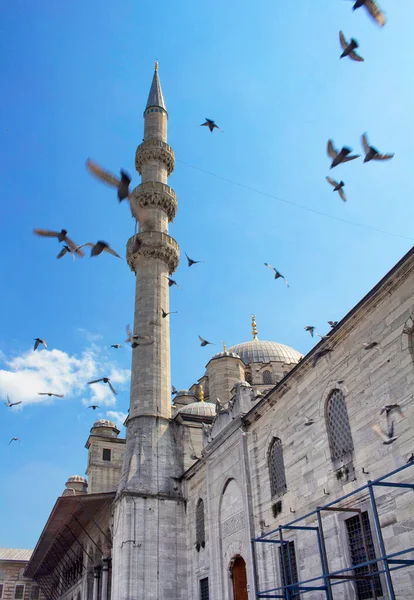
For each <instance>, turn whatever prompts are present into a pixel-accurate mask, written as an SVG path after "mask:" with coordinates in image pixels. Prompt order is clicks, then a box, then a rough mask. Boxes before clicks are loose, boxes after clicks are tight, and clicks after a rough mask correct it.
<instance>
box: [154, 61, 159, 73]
mask: <svg viewBox="0 0 414 600" xmlns="http://www.w3.org/2000/svg"><path fill="white" fill-rule="evenodd" d="M154 71H158V60H156V61H155V65H154Z"/></svg>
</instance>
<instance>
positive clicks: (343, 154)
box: [328, 140, 361, 169]
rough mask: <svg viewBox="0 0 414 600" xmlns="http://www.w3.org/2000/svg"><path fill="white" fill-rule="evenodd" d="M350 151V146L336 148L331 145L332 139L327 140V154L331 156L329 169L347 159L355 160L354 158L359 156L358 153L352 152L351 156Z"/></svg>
mask: <svg viewBox="0 0 414 600" xmlns="http://www.w3.org/2000/svg"><path fill="white" fill-rule="evenodd" d="M351 152H352V149H351V148H347V147H346V146H343V147H342V148H341V150H339V152H338V150H336V149H335V148H334V145H333V141H332V140H329V141H328V156H330V157H331V158H332V164H331V167H330V168H331V169H333V168H334V167H337V166H338V165H340V164H341V163H343V162H348V161H349V160H355V158H359V157H360V156H361V155H360V154H353V155H352V156H350V154H351Z"/></svg>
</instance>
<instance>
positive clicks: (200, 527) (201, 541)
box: [195, 498, 206, 550]
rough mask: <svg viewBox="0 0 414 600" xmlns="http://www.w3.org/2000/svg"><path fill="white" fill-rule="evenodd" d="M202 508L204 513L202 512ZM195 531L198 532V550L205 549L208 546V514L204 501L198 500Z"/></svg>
mask: <svg viewBox="0 0 414 600" xmlns="http://www.w3.org/2000/svg"><path fill="white" fill-rule="evenodd" d="M200 507H202V511H200ZM195 530H196V548H197V549H198V550H199V549H200V547H201V548H204V547H205V545H206V513H205V508H204V500H203V499H202V498H199V499H198V502H197V504H196V510H195Z"/></svg>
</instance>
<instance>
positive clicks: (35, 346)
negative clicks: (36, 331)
mask: <svg viewBox="0 0 414 600" xmlns="http://www.w3.org/2000/svg"><path fill="white" fill-rule="evenodd" d="M34 340H35V344H34V348H33V350H37V349H38V347H39V346H40V344H43V346H44V347H45V348H47V344H46V342H45V340H41V339H40V338H34Z"/></svg>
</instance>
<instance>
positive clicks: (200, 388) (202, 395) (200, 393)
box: [198, 383, 204, 402]
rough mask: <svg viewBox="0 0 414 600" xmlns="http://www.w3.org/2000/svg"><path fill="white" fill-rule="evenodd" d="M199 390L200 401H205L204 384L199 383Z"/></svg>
mask: <svg viewBox="0 0 414 600" xmlns="http://www.w3.org/2000/svg"><path fill="white" fill-rule="evenodd" d="M199 390H200V391H199V394H198V396H199V398H200V402H204V390H203V386H202V385H201V383H200V385H199Z"/></svg>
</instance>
